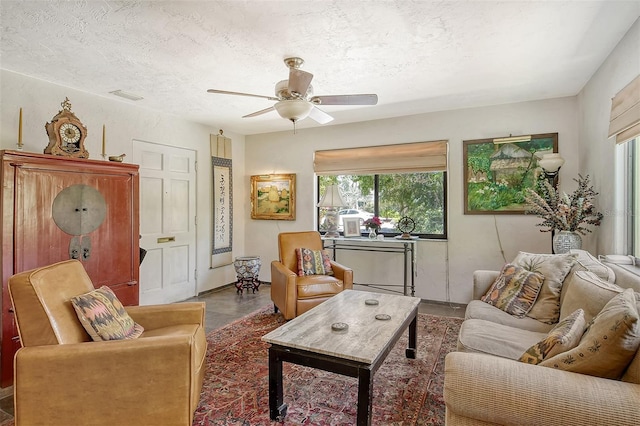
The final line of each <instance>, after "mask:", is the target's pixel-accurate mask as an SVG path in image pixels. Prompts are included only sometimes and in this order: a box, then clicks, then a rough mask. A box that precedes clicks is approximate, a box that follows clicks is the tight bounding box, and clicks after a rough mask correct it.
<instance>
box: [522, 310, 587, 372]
mask: <svg viewBox="0 0 640 426" xmlns="http://www.w3.org/2000/svg"><path fill="white" fill-rule="evenodd" d="M585 326H586V323H585V321H584V311H583V310H582V309H578V310H576V311H575V312H574V313H572V314H571V315H569V316H567V317H566V318H565V319H563V320H562V321H560V322H559V323H558V324H557V325H556V326H555V327H553V328H552V329H551V331H550V332H549V334H547V336H546V337H545V338H544V339H542V340H541V341H539V342H538V343H536V344H535V345H533V346H531V347H530V348H529V349H527V350H526V351H525V353H524V354H522V356H521V357H520V359H519V361H521V362H526V363H527V364H540V363H541V362H542V361H543V360H545V359H547V358H551V357H553V356H555V355H558V354H560V353H562V352H566V351H568V350H569V349H573V348H575V347H576V346H578V343H580V339H581V338H582V334H583V333H584V328H585Z"/></svg>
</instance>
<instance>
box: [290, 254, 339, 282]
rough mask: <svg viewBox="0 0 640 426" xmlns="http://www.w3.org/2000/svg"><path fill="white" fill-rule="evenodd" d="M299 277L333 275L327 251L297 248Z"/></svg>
mask: <svg viewBox="0 0 640 426" xmlns="http://www.w3.org/2000/svg"><path fill="white" fill-rule="evenodd" d="M296 256H297V257H298V275H299V276H301V277H303V276H305V275H333V269H332V268H331V258H330V257H329V253H328V252H327V251H326V250H311V249H308V248H297V249H296Z"/></svg>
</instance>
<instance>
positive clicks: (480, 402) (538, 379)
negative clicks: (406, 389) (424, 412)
mask: <svg viewBox="0 0 640 426" xmlns="http://www.w3.org/2000/svg"><path fill="white" fill-rule="evenodd" d="M573 252H574V253H575V255H576V256H577V258H578V259H577V261H576V264H575V265H574V266H573V268H572V269H571V271H570V272H569V273H568V274H567V275H566V278H565V279H564V280H563V283H562V290H561V297H560V315H559V318H560V319H562V318H565V317H566V316H567V315H568V314H570V313H571V312H573V311H574V309H575V308H576V307H579V308H582V309H583V310H584V311H585V320H586V323H587V324H588V323H589V321H590V320H591V318H593V317H594V316H596V315H597V314H598V313H599V312H600V310H601V309H602V307H603V306H604V305H605V304H606V303H607V302H608V300H610V298H611V297H612V296H611V294H618V293H620V292H621V290H620V288H633V289H634V290H635V292H636V294H635V301H636V304H637V308H638V309H639V310H640V294H638V292H640V276H638V275H635V274H634V273H633V272H630V271H629V270H628V269H625V268H624V267H621V266H618V265H613V264H606V265H605V264H602V263H599V262H597V260H596V259H595V258H593V257H592V256H591V255H589V254H588V253H586V252H584V251H573ZM594 273H595V274H597V275H598V277H594ZM498 275H499V272H497V271H476V272H475V273H474V276H473V280H474V283H473V284H474V299H475V300H473V301H471V302H470V303H469V305H468V307H467V311H466V315H465V321H464V322H463V324H462V327H461V329H460V334H459V341H458V351H457V352H453V353H450V354H449V355H447V357H446V361H445V382H444V400H445V404H446V424H447V425H494V424H495V425H554V426H555V425H576V426H578V425H579V426H585V425H608V426H609V425H640V350H638V351H637V352H636V353H635V357H634V358H633V359H632V361H631V363H630V364H629V365H628V367H626V370H625V371H624V373H623V375H622V377H621V379H620V380H613V379H607V378H602V377H596V376H594V375H586V374H579V373H575V372H570V371H562V370H558V369H555V368H553V367H549V366H542V365H530V364H527V363H525V362H520V361H518V359H519V358H520V356H521V355H522V354H523V353H524V352H525V351H526V350H527V349H528V348H530V347H531V346H532V345H534V344H536V343H537V342H539V341H541V340H542V339H544V338H545V336H547V333H548V332H549V331H550V330H551V329H552V328H553V327H554V324H545V323H543V322H540V321H537V320H535V319H533V318H529V317H524V318H516V317H513V316H511V315H509V314H507V313H505V312H504V311H502V310H499V309H497V308H495V307H493V306H491V305H489V304H487V303H485V302H482V301H480V300H479V299H480V298H481V297H482V296H483V295H484V294H485V293H486V292H487V290H488V289H489V287H490V286H491V284H492V283H493V281H494V280H495V279H496V277H498ZM596 278H597V279H596ZM605 280H607V281H610V282H613V281H614V280H615V285H616V286H619V287H620V288H618V287H616V286H614V285H606V284H603V283H604V281H605ZM592 284H593V285H592ZM609 291H611V292H609ZM627 294H629V292H627ZM607 295H609V296H607ZM633 296H634V295H633V294H631V297H632V298H633ZM536 303H538V302H536ZM569 311H571V312H569ZM636 331H637V332H638V333H640V327H639V328H637V329H636ZM631 356H633V355H631ZM544 363H545V362H543V364H544ZM552 364H553V363H552Z"/></svg>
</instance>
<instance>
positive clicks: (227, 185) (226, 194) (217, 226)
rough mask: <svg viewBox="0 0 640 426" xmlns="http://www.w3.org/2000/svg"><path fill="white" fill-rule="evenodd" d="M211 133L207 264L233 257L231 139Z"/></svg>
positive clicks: (219, 263) (225, 262)
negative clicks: (209, 252) (209, 219)
mask: <svg viewBox="0 0 640 426" xmlns="http://www.w3.org/2000/svg"><path fill="white" fill-rule="evenodd" d="M222 133H223V132H222V130H220V134H218V135H211V140H210V142H211V166H212V170H213V181H212V186H213V227H212V228H213V239H212V240H213V244H212V247H211V267H213V268H215V267H219V266H225V265H230V264H231V263H232V262H233V260H232V258H233V256H232V250H233V173H232V168H231V164H232V163H231V139H230V138H228V137H226V136H224V135H223V134H222Z"/></svg>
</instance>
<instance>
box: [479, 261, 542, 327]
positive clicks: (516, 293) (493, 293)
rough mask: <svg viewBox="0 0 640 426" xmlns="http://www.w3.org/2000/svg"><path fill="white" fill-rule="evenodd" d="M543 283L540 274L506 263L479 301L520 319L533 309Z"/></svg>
mask: <svg viewBox="0 0 640 426" xmlns="http://www.w3.org/2000/svg"><path fill="white" fill-rule="evenodd" d="M543 281H544V276H542V274H540V273H538V272H531V271H527V270H526V269H524V268H522V267H521V266H516V265H512V264H510V263H507V264H506V265H504V267H503V268H502V270H501V271H500V275H498V278H496V279H495V281H494V282H493V284H491V287H489V290H487V292H486V293H485V295H484V296H482V298H481V299H480V300H482V301H483V302H485V303H488V304H489V305H491V306H495V307H496V308H498V309H500V310H503V311H505V312H506V313H508V314H511V315H513V316H515V317H518V318H522V317H524V316H525V315H526V314H527V312H529V311H530V310H531V308H532V307H533V303H534V302H535V301H536V299H537V298H538V293H540V287H542V282H543Z"/></svg>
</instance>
